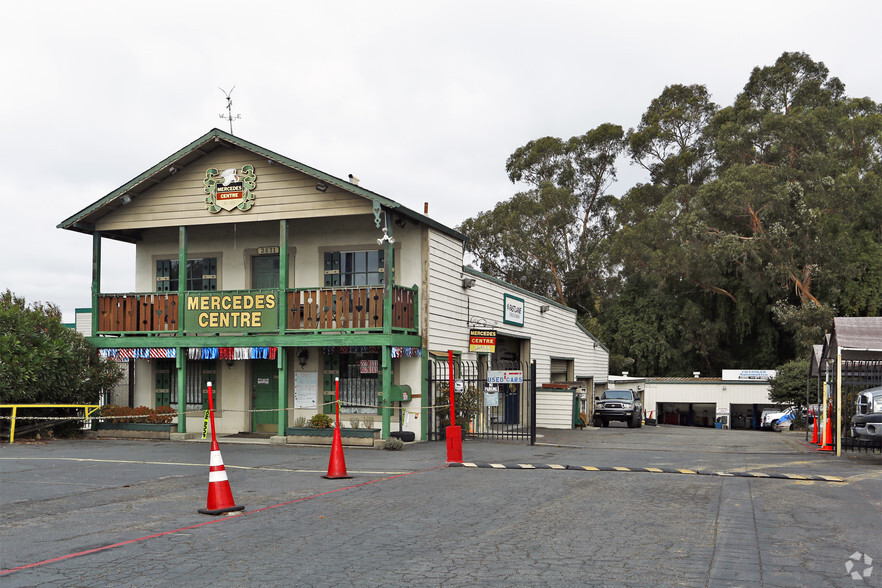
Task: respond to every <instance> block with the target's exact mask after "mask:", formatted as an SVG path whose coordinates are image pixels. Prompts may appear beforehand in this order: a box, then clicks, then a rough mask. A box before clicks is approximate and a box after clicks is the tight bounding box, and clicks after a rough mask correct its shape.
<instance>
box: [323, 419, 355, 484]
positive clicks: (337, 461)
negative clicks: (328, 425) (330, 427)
mask: <svg viewBox="0 0 882 588" xmlns="http://www.w3.org/2000/svg"><path fill="white" fill-rule="evenodd" d="M351 477H352V476H350V475H349V474H347V473H346V459H344V457H343V437H342V436H340V425H339V424H338V425H337V426H336V427H334V441H333V443H331V459H329V460H328V473H327V475H324V476H322V478H327V479H329V480H337V479H339V478H351Z"/></svg>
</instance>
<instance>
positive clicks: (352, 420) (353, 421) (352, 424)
mask: <svg viewBox="0 0 882 588" xmlns="http://www.w3.org/2000/svg"><path fill="white" fill-rule="evenodd" d="M358 423H359V420H358V417H351V418H350V419H349V426H350V427H352V428H353V429H357V428H358Z"/></svg>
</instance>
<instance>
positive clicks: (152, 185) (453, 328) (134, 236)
mask: <svg viewBox="0 0 882 588" xmlns="http://www.w3.org/2000/svg"><path fill="white" fill-rule="evenodd" d="M59 228H63V229H68V230H72V231H78V232H82V233H85V234H87V235H91V236H92V243H93V247H92V300H91V309H92V310H91V328H90V335H91V336H90V341H91V342H92V343H94V344H95V345H96V346H97V347H98V348H99V349H100V350H101V353H102V354H104V355H105V356H107V357H113V358H115V359H118V360H126V361H129V362H130V365H131V366H132V367H134V370H133V376H132V388H133V402H134V404H135V405H146V406H159V405H169V406H173V407H175V408H176V409H177V411H178V430H179V432H187V431H194V432H195V431H198V430H201V419H202V417H201V410H202V409H203V407H204V404H205V400H206V395H205V389H206V386H205V384H206V382H208V381H211V382H213V383H214V384H215V389H216V405H217V406H216V407H217V408H218V409H219V412H218V418H217V425H218V430H219V432H220V433H237V432H241V431H249V432H267V433H277V434H278V435H283V434H284V431H285V429H286V427H288V426H290V425H291V424H293V422H294V420H295V419H296V418H297V417H298V416H306V417H309V416H312V415H313V414H316V413H318V412H328V413H333V404H332V403H333V398H334V380H335V378H340V382H341V400H342V412H343V413H344V414H354V415H359V414H364V415H377V420H378V421H380V422H382V431H383V436H384V437H385V436H387V435H388V433H389V431H390V423H392V422H394V423H396V425H399V424H403V426H404V427H405V428H407V429H409V430H412V431H414V433H415V435H416V438H417V439H420V438H426V431H427V423H426V420H427V419H426V418H425V414H426V411H427V410H428V409H429V407H430V403H431V399H430V398H429V395H428V394H427V393H426V387H427V365H428V361H429V356H430V354H431V353H432V352H436V353H441V352H444V353H446V351H447V350H448V349H453V350H455V351H456V352H457V353H458V354H462V355H463V356H465V357H469V356H470V355H469V353H470V352H469V331H470V328H474V327H475V326H476V325H484V326H486V325H488V324H489V325H492V326H497V325H498V335H499V350H500V351H499V352H503V350H505V351H504V352H505V353H509V354H510V355H512V356H516V357H517V358H518V359H520V360H529V359H534V360H536V362H537V370H538V374H539V376H538V379H539V380H540V381H552V380H561V381H563V380H566V381H575V380H580V381H583V382H590V385H592V386H603V385H605V383H606V378H607V365H608V352H607V350H606V349H605V348H604V347H603V345H601V344H599V342H598V341H597V340H596V339H595V338H593V337H592V336H591V335H590V334H589V333H588V332H587V331H585V330H584V329H582V328H581V327H580V326H579V325H578V324H577V322H576V313H575V311H574V310H572V309H569V308H566V307H564V306H561V305H559V304H555V303H554V302H552V301H550V300H547V299H545V298H542V297H541V296H537V295H534V294H531V293H529V292H525V291H523V290H519V289H517V288H515V287H513V286H510V285H508V284H505V283H504V282H501V281H499V280H496V279H494V278H491V277H489V276H486V275H484V274H481V273H480V272H476V271H474V270H470V269H469V268H464V267H463V254H464V243H465V241H466V236H464V235H462V234H460V233H459V232H457V231H456V230H453V229H451V228H449V227H446V226H444V225H442V224H440V223H438V222H436V221H433V220H432V219H430V218H428V217H427V216H426V215H423V214H419V213H417V212H415V211H412V210H409V209H407V208H405V207H403V206H401V205H400V204H398V203H396V202H394V201H392V200H390V199H388V198H386V197H384V196H381V195H379V194H376V193H374V192H372V191H370V190H367V189H365V188H363V187H361V186H359V185H358V183H357V180H355V179H350V180H344V179H340V178H337V177H334V176H331V175H329V174H327V173H324V172H322V171H319V170H317V169H313V168H311V167H308V166H306V165H303V164H301V163H299V162H298V161H295V160H293V159H289V158H287V157H284V156H282V155H279V154H277V153H274V152H272V151H269V150H267V149H264V148H262V147H260V146H258V145H255V144H253V143H249V142H248V141H245V140H243V139H240V138H238V137H235V136H233V135H231V134H228V133H225V132H223V131H220V130H217V129H215V130H212V131H210V132H209V133H207V134H205V135H204V136H202V137H200V138H199V139H197V140H196V141H194V142H192V143H191V144H189V145H187V146H186V147H184V148H183V149H181V150H179V151H177V152H176V153H174V154H172V155H170V156H169V157H167V158H166V159H164V160H163V161H161V162H160V163H158V164H156V165H155V166H153V167H151V168H150V169H148V170H147V171H145V172H144V173H142V174H140V175H139V176H138V177H136V178H134V179H132V180H131V181H129V182H127V183H125V184H124V185H123V186H121V187H120V188H118V189H117V190H114V191H113V192H111V193H110V194H108V195H106V196H105V197H103V198H101V199H100V200H98V201H97V202H95V203H94V204H92V205H90V206H88V207H87V208H85V209H83V210H81V211H80V212H78V213H76V214H75V215H73V216H72V217H70V218H68V219H67V220H65V221H63V222H62V223H61V224H60V225H59ZM104 239H115V240H119V241H123V242H127V243H132V244H134V246H135V263H136V273H135V285H134V292H131V293H107V292H103V291H102V288H101V265H102V263H101V262H102V252H101V251H102V242H103V241H104ZM507 313H514V314H512V315H509V314H507ZM512 316H513V317H515V318H514V320H509V319H511V317H512ZM471 357H477V352H475V353H472V354H471ZM399 411H401V412H399ZM405 415H409V416H408V418H402V417H403V416H405ZM420 416H423V417H424V418H420ZM411 417H412V418H411ZM341 420H342V421H343V423H342V424H343V425H345V424H346V418H342V419H341Z"/></svg>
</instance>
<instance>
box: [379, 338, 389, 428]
mask: <svg viewBox="0 0 882 588" xmlns="http://www.w3.org/2000/svg"><path fill="white" fill-rule="evenodd" d="M380 353H382V354H383V355H382V358H381V359H382V363H383V397H382V398H381V399H380V406H382V408H383V430H382V432H381V433H380V434H381V436H382V437H383V439H386V438H387V437H389V429H390V427H389V425H390V422H391V420H392V403H391V402H389V396H391V394H392V348H391V347H389V346H388V345H383V347H382V351H381V352H380Z"/></svg>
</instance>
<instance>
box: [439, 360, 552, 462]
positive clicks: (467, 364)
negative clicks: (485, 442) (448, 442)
mask: <svg viewBox="0 0 882 588" xmlns="http://www.w3.org/2000/svg"><path fill="white" fill-rule="evenodd" d="M448 366H449V364H448V362H446V361H441V360H438V361H429V373H428V381H429V395H430V397H431V398H432V406H431V408H430V415H429V440H430V441H440V440H442V439H444V432H445V429H446V428H447V427H448V426H449V425H450V370H449V367H448ZM491 371H493V372H501V371H505V372H509V373H510V372H520V373H521V374H522V376H523V382H522V383H519V384H502V383H500V384H493V385H490V384H488V383H487V379H488V375H490V374H489V372H491ZM453 379H454V380H461V381H462V383H463V388H464V390H463V392H461V393H456V392H455V393H454V410H455V413H456V414H455V419H456V423H455V424H457V425H459V426H460V427H462V431H463V437H465V438H475V439H524V440H529V441H530V445H533V444H535V443H536V362H535V361H534V362H532V363H527V362H514V361H502V360H499V361H493V362H490V363H488V362H486V361H480V360H479V361H463V360H459V359H454V364H453ZM494 390H495V391H494Z"/></svg>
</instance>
